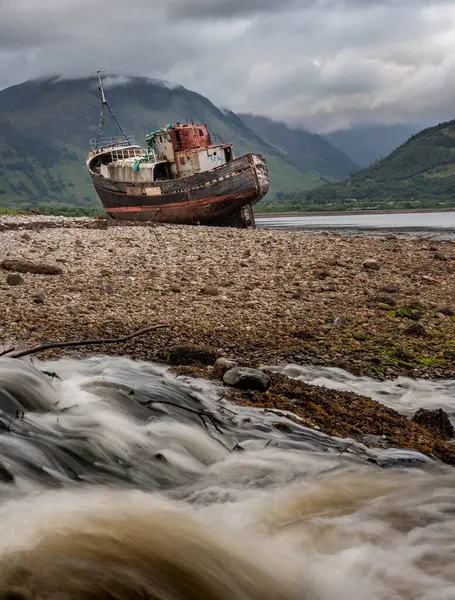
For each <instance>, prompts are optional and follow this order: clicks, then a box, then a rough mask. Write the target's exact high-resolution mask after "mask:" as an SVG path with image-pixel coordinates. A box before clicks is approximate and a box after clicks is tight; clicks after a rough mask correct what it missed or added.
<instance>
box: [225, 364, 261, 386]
mask: <svg viewBox="0 0 455 600" xmlns="http://www.w3.org/2000/svg"><path fill="white" fill-rule="evenodd" d="M223 383H225V384H226V385H229V386H231V387H235V388H238V389H241V390H252V391H258V392H266V391H267V390H268V389H269V386H270V377H269V376H268V375H266V374H265V373H263V372H262V371H259V370H258V369H249V368H247V367H234V368H233V369H230V370H229V371H227V372H226V373H225V374H224V377H223Z"/></svg>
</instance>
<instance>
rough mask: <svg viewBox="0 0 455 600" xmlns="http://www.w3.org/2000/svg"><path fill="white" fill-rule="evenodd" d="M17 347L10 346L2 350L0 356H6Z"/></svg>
mask: <svg viewBox="0 0 455 600" xmlns="http://www.w3.org/2000/svg"><path fill="white" fill-rule="evenodd" d="M15 349H16V348H8V350H3V352H0V356H6V355H7V354H10V353H11V352H14V350H15Z"/></svg>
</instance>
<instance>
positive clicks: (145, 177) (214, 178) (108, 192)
mask: <svg viewBox="0 0 455 600" xmlns="http://www.w3.org/2000/svg"><path fill="white" fill-rule="evenodd" d="M98 77H99V91H100V95H101V120H100V126H99V128H98V135H97V137H96V139H94V140H91V147H92V149H91V152H90V153H89V156H88V159H87V168H88V171H89V174H90V177H91V179H92V182H93V185H94V187H95V189H96V191H97V194H98V196H99V198H100V200H101V203H102V204H103V206H104V208H105V210H106V212H107V213H108V215H109V216H110V217H111V218H112V219H124V220H130V221H131V220H132V221H137V220H140V221H154V222H159V223H182V224H201V225H216V226H228V227H247V226H248V225H251V226H254V215H253V210H252V206H253V205H254V204H255V203H256V202H258V201H259V200H260V199H261V198H263V197H264V196H265V195H266V194H267V192H268V190H269V184H270V180H269V173H268V170H267V165H266V161H265V158H264V156H262V155H260V154H245V155H243V156H241V157H239V158H236V157H235V154H234V148H233V146H232V144H227V143H223V142H221V141H218V142H216V141H215V140H214V139H213V138H212V135H211V134H210V131H209V130H208V128H207V126H206V125H202V124H196V123H194V121H191V122H185V123H181V122H179V121H177V122H176V123H175V124H171V125H167V126H166V127H164V128H162V129H159V130H156V131H153V132H151V133H150V134H148V135H147V136H146V139H145V141H146V147H141V146H139V145H137V144H136V143H135V141H134V137H133V136H130V135H127V134H126V133H125V131H124V130H123V128H122V126H121V125H120V123H119V122H118V120H117V118H116V117H115V115H114V113H113V111H112V109H111V107H110V105H109V104H108V102H107V100H106V95H105V90H104V87H103V82H102V79H101V75H100V74H99V73H98ZM106 110H108V111H109V112H110V115H111V117H112V119H113V121H114V122H115V124H116V126H117V127H118V129H119V132H120V134H119V136H117V137H114V138H102V137H101V130H102V124H103V123H105V119H104V114H105V111H106Z"/></svg>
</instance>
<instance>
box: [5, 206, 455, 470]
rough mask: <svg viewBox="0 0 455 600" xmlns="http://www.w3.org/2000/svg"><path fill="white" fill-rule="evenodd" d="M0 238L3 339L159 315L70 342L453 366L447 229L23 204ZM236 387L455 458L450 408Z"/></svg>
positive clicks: (258, 401) (171, 358) (207, 370)
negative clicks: (124, 219) (253, 221)
mask: <svg viewBox="0 0 455 600" xmlns="http://www.w3.org/2000/svg"><path fill="white" fill-rule="evenodd" d="M0 250H1V254H0V265H1V269H0V301H1V321H0V353H1V351H2V347H3V349H7V348H9V347H12V346H14V347H16V348H17V349H22V348H29V347H32V346H37V345H40V344H43V343H46V342H49V341H72V340H78V339H86V338H92V339H93V338H106V337H117V336H123V335H125V334H128V333H130V332H132V331H135V330H138V329H141V328H144V327H148V326H151V325H154V324H159V323H165V324H168V327H166V328H165V329H159V330H157V331H154V332H151V333H150V334H149V335H146V336H143V337H141V338H136V339H134V340H131V341H129V342H127V343H122V344H115V345H102V346H98V347H90V348H86V349H78V350H76V351H74V350H73V351H71V350H65V353H70V352H77V353H78V354H79V355H81V354H82V355H83V354H84V353H94V352H103V353H112V354H129V355H131V356H132V357H134V358H141V359H147V360H157V359H158V360H162V361H166V362H168V363H169V364H172V365H178V366H179V367H178V369H177V371H178V372H180V373H184V374H189V375H196V376H202V377H208V378H210V377H213V371H212V369H211V366H210V365H213V364H214V362H215V360H216V359H217V357H219V356H227V357H231V358H234V359H236V360H237V361H238V362H239V363H240V364H244V365H248V366H250V367H254V366H259V365H267V364H268V365H272V364H279V363H283V362H297V363H308V362H312V363H314V364H324V365H331V366H339V367H343V368H346V369H347V370H349V371H351V372H353V373H355V374H368V375H371V376H373V377H377V378H384V377H387V378H389V377H393V376H396V375H410V376H413V377H454V376H455V375H454V371H455V369H454V367H453V359H454V357H455V316H454V315H455V245H454V244H452V243H450V242H447V243H444V242H440V241H434V240H431V239H424V238H418V239H411V238H406V239H398V238H396V237H394V236H385V237H373V236H365V237H360V236H355V237H352V236H351V237H350V236H341V235H336V234H330V235H325V234H317V235H315V234H304V233H301V232H295V233H294V232H292V233H291V232H283V231H270V230H255V231H251V230H249V231H241V230H233V229H211V228H205V227H183V226H182V227H180V226H155V225H139V224H136V225H131V224H123V225H122V224H118V223H114V222H109V221H106V220H88V219H64V218H56V217H40V216H34V217H30V216H28V217H0ZM61 353H62V351H61V350H58V351H53V353H52V352H47V354H40V357H45V356H47V357H49V356H52V355H54V356H56V355H59V354H61ZM182 365H187V366H182ZM233 394H234V396H233V397H234V399H236V400H237V401H238V402H240V403H243V404H251V405H254V406H257V407H259V408H263V409H264V410H274V411H280V410H283V411H291V412H293V413H294V414H295V415H296V418H297V419H300V420H301V421H302V422H303V423H304V424H306V425H307V426H309V427H313V428H316V429H318V430H321V431H324V432H326V433H328V434H330V435H335V436H339V437H352V438H354V439H358V440H360V441H362V442H363V443H365V444H367V445H372V446H380V447H384V446H394V447H403V448H413V449H416V450H419V451H422V452H424V453H425V454H427V455H430V456H434V457H437V458H440V459H441V460H443V461H445V462H447V463H449V464H452V465H455V446H454V445H453V442H452V437H453V430H451V431H450V432H449V433H447V431H446V430H445V429H444V427H445V425H444V423H445V421H444V419H446V420H447V418H446V416H443V417H444V418H443V422H442V425H437V426H436V428H435V425H434V423H432V422H431V419H436V420H438V419H439V416H438V414H436V415H433V416H431V418H430V421H428V423H426V421H425V419H424V420H423V421H421V420H418V422H414V421H412V420H409V419H407V418H406V417H404V416H402V415H399V414H398V413H396V412H395V411H393V410H391V409H388V408H385V407H384V406H382V405H381V404H379V403H377V402H374V401H372V400H370V399H368V398H364V397H362V396H357V395H355V394H351V393H347V392H339V391H335V390H327V389H324V388H316V387H313V386H309V385H307V384H304V383H302V382H297V381H292V380H288V379H287V378H285V377H283V376H279V375H271V386H270V388H269V389H268V391H266V392H254V391H234V392H233ZM449 428H450V424H449Z"/></svg>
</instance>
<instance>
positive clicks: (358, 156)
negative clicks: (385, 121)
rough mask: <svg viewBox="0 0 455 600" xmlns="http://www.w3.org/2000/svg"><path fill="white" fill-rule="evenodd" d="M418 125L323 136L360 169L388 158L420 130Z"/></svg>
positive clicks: (351, 131)
mask: <svg viewBox="0 0 455 600" xmlns="http://www.w3.org/2000/svg"><path fill="white" fill-rule="evenodd" d="M421 128H422V127H419V126H418V125H411V124H409V125H376V126H371V127H361V128H355V127H354V128H352V129H346V130H340V131H334V132H333V133H328V134H325V135H324V137H325V139H326V140H327V141H329V142H330V143H331V144H332V145H333V146H335V148H338V149H339V150H341V151H342V152H344V153H345V154H346V155H347V156H349V157H350V158H351V159H352V160H353V161H354V162H355V163H357V164H358V165H360V167H369V166H370V165H372V164H373V163H375V162H376V161H377V160H381V159H382V158H384V157H385V156H388V155H389V154H390V153H391V152H393V151H394V150H395V149H396V148H398V147H399V146H401V145H402V144H404V142H406V141H407V140H408V139H409V138H410V137H411V136H412V135H414V134H415V133H417V132H418V131H420V130H421Z"/></svg>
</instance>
